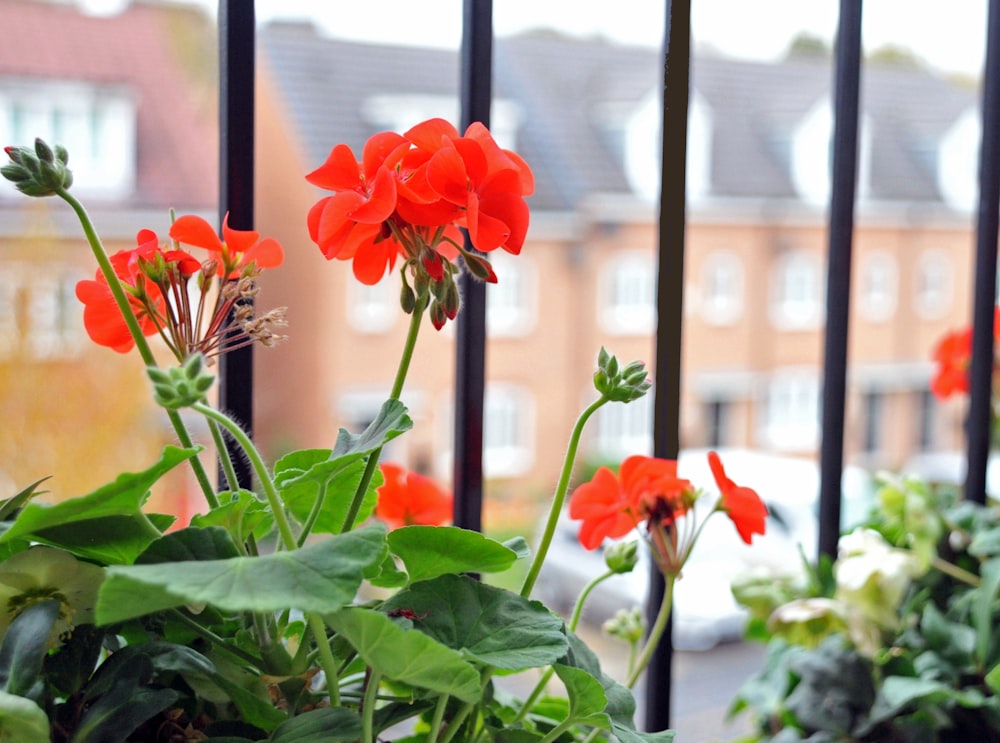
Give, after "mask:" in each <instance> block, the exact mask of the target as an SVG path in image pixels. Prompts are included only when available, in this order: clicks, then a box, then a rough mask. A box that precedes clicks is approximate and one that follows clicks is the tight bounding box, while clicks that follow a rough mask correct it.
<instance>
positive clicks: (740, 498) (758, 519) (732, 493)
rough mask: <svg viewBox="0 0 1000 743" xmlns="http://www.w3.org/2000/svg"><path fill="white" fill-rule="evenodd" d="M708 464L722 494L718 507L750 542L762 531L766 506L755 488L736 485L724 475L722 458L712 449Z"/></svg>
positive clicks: (744, 538)
mask: <svg viewBox="0 0 1000 743" xmlns="http://www.w3.org/2000/svg"><path fill="white" fill-rule="evenodd" d="M708 466H709V467H711V468H712V475H713V476H714V477H715V482H716V484H717V485H718V486H719V491H720V492H721V494H722V500H721V501H720V503H719V508H720V509H721V510H723V511H725V512H726V513H727V514H728V515H729V518H730V519H731V520H732V522H733V524H734V525H735V526H736V531H738V532H739V534H740V537H741V538H742V539H743V541H744V542H746V543H747V544H750V542H751V541H752V539H753V535H754V534H763V533H764V522H765V520H766V519H767V506H765V505H764V501H762V500H761V498H760V496H759V495H757V492H756V491H755V490H753V489H751V488H747V487H742V486H740V485H737V484H736V483H734V482H733V481H732V480H730V479H729V478H728V477H727V476H726V471H725V469H724V468H723V467H722V460H721V459H719V455H718V454H716V453H715V452H714V451H710V452H709V453H708Z"/></svg>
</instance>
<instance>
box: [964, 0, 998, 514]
mask: <svg viewBox="0 0 1000 743" xmlns="http://www.w3.org/2000/svg"><path fill="white" fill-rule="evenodd" d="M986 27H987V36H986V62H985V64H984V69H983V93H982V96H983V104H982V105H983V112H982V116H983V129H982V140H981V142H982V144H981V145H980V151H979V209H978V213H977V219H976V274H975V276H974V278H973V282H974V294H973V308H972V320H973V322H972V364H971V366H970V369H969V413H968V415H969V418H968V440H967V441H966V446H967V459H968V469H967V470H966V476H965V497H966V498H967V499H968V500H970V501H974V502H976V503H985V502H986V468H987V463H988V461H989V456H990V441H991V438H992V436H991V434H992V430H991V428H992V422H993V401H992V394H993V307H994V304H995V298H996V275H997V226H998V217H997V209H998V203H1000V163H998V158H1000V141H998V136H1000V0H990V4H989V16H988V18H987V22H986Z"/></svg>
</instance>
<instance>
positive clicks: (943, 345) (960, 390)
mask: <svg viewBox="0 0 1000 743" xmlns="http://www.w3.org/2000/svg"><path fill="white" fill-rule="evenodd" d="M998 333H1000V307H998V308H996V309H995V310H994V313H993V334H994V342H997V343H998V344H1000V336H998ZM931 357H932V358H933V360H934V363H935V365H936V368H935V370H934V376H933V377H931V392H932V393H933V394H934V396H935V397H937V398H938V399H939V400H947V399H948V398H949V397H951V396H952V395H955V394H968V392H969V364H970V363H971V362H972V328H971V327H965V328H961V329H960V330H953V331H950V332H948V333H946V334H945V335H944V336H943V337H942V338H941V340H939V341H938V342H937V344H935V346H934V350H933V352H932V354H931ZM994 366H996V364H995V363H994Z"/></svg>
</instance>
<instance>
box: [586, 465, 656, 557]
mask: <svg viewBox="0 0 1000 743" xmlns="http://www.w3.org/2000/svg"><path fill="white" fill-rule="evenodd" d="M626 461H628V460H626ZM623 466H624V465H623ZM569 516H570V518H572V519H578V520H581V521H583V523H582V524H581V525H580V536H579V539H580V544H582V545H583V546H584V547H585V548H586V549H588V550H592V549H597V548H598V547H600V546H601V544H602V543H603V542H604V540H605V539H615V538H617V537H623V536H625V535H626V534H628V533H629V532H630V531H632V529H634V528H635V527H636V526H637V525H638V523H639V513H638V504H637V503H636V502H635V499H634V498H633V497H632V495H631V494H630V493H629V492H628V491H627V490H626V489H625V487H624V485H623V484H622V482H621V480H620V479H619V478H618V476H617V475H615V473H614V472H612V471H611V470H610V469H609V468H607V467H601V468H599V469H598V470H597V472H595V473H594V477H593V479H591V481H590V482H587V483H584V484H583V485H581V486H580V487H578V488H577V489H576V490H574V491H573V495H572V496H570V499H569Z"/></svg>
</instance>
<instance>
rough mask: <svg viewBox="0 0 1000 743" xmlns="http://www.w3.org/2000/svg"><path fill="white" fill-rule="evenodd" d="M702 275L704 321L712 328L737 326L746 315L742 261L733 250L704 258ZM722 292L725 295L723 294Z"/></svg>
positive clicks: (700, 301)
mask: <svg viewBox="0 0 1000 743" xmlns="http://www.w3.org/2000/svg"><path fill="white" fill-rule="evenodd" d="M700 273H701V276H700V282H699V284H700V291H699V292H698V294H699V302H698V309H699V310H700V313H701V317H702V319H703V320H704V321H705V322H706V323H708V324H709V325H732V324H734V323H735V322H736V321H737V320H739V318H740V315H742V314H743V297H744V272H743V261H742V260H740V257H739V256H738V255H737V254H736V253H734V252H732V251H731V250H717V251H714V252H712V253H711V254H709V255H708V256H706V257H705V262H704V263H702V265H701V272H700ZM720 276H721V277H722V281H721V282H720V281H719V277H720ZM723 285H726V286H725V287H724V286H723ZM722 288H725V289H726V291H722V292H720V291H719V289H722Z"/></svg>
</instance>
